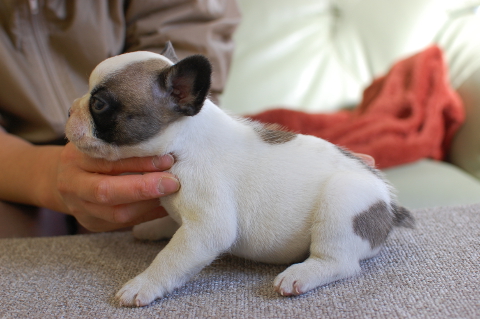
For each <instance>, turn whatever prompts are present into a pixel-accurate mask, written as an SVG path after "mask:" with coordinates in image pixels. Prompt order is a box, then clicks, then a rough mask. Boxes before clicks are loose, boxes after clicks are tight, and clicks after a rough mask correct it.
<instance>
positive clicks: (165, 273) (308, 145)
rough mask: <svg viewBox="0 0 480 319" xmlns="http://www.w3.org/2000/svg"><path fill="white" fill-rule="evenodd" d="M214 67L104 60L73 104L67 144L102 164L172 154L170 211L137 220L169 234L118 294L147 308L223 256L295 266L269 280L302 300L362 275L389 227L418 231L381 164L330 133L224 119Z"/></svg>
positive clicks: (198, 60) (151, 234) (159, 59)
mask: <svg viewBox="0 0 480 319" xmlns="http://www.w3.org/2000/svg"><path fill="white" fill-rule="evenodd" d="M211 72H212V71H211V66H210V63H209V61H208V60H207V59H206V58H205V57H203V56H200V55H195V56H191V57H188V58H186V59H183V60H181V61H179V62H177V63H175V64H174V63H173V62H172V61H171V60H169V59H167V58H166V57H164V56H162V55H159V54H155V53H150V52H134V53H127V54H123V55H119V56H115V57H112V58H109V59H107V60H105V61H103V62H102V63H100V64H99V65H98V66H97V67H96V68H95V70H94V71H93V72H92V74H91V76H90V79H89V86H90V87H89V92H88V93H87V94H85V95H84V96H83V97H81V98H79V99H77V100H76V101H75V102H74V104H73V106H72V108H71V110H70V117H69V120H68V123H67V126H66V134H67V137H68V139H69V140H70V141H71V142H72V143H74V144H75V145H76V146H77V147H78V149H79V150H81V151H83V152H85V153H87V154H88V155H90V156H93V157H97V158H104V159H107V160H118V159H122V158H127V157H137V156H153V155H162V154H167V153H171V154H174V156H175V158H176V162H175V164H174V166H173V167H172V168H171V169H170V171H171V173H173V174H175V175H176V176H177V177H178V178H179V180H180V181H181V184H182V187H181V189H180V191H179V192H178V193H176V194H174V195H170V196H168V197H164V198H162V200H161V204H162V205H163V206H164V207H165V209H166V210H167V211H168V213H169V216H168V217H165V218H161V219H157V220H154V221H151V222H148V223H145V224H141V225H139V226H136V227H135V228H134V230H133V233H134V235H135V236H136V237H137V238H140V239H148V240H158V239H164V238H170V237H171V239H170V241H169V243H168V244H167V245H166V247H165V248H164V249H163V250H162V251H161V252H160V253H159V254H158V256H157V257H156V258H155V259H154V261H153V262H152V264H151V265H150V266H149V267H148V268H147V269H146V270H145V271H144V272H143V273H141V274H140V275H138V276H137V277H135V278H134V279H132V280H130V281H129V282H127V283H126V284H125V285H124V287H123V288H122V289H121V290H120V291H119V292H118V293H117V295H116V297H117V298H118V299H119V301H120V304H121V305H123V306H138V307H140V306H146V305H149V304H150V303H151V302H153V301H154V300H155V299H158V298H162V297H163V296H165V295H166V294H168V293H169V292H171V291H172V290H174V289H175V288H178V287H180V286H182V285H183V284H184V283H185V282H186V281H188V280H189V278H191V277H192V276H193V275H195V274H196V273H198V272H199V271H200V270H201V269H202V268H203V267H205V266H207V265H208V264H210V263H211V262H212V261H213V260H214V259H215V258H217V257H218V256H219V255H221V254H223V253H230V254H233V255H236V256H239V257H243V258H248V259H252V260H255V261H259V262H265V263H277V264H292V263H293V265H291V266H289V267H288V268H287V269H286V270H285V271H283V272H282V273H280V274H279V275H278V276H277V277H276V279H275V280H274V282H273V286H274V288H275V290H276V291H278V293H280V294H281V295H283V296H292V295H300V294H303V293H305V292H307V291H310V290H312V289H314V288H316V287H318V286H321V285H325V284H328V283H330V282H333V281H336V280H339V279H342V278H346V277H349V276H352V275H354V274H356V273H358V272H359V270H360V266H359V261H360V260H362V259H365V258H370V257H372V256H374V255H376V254H377V253H378V252H379V250H380V249H381V247H382V244H383V243H384V242H385V239H386V238H387V236H388V234H389V232H390V231H391V229H392V227H393V226H412V225H413V218H412V216H411V214H410V212H409V211H408V210H406V209H405V208H402V207H400V206H399V205H397V203H396V201H395V198H394V196H393V194H392V189H391V187H390V186H389V184H388V183H387V182H386V180H385V179H384V178H383V177H382V174H381V172H380V171H378V170H376V169H374V168H372V167H369V166H368V165H366V164H365V163H364V162H363V161H362V160H360V159H359V158H357V157H356V156H355V155H354V154H352V153H350V152H349V151H347V150H344V149H342V148H340V147H337V146H335V145H333V144H331V143H329V142H327V141H325V140H322V139H320V138H316V137H313V136H306V135H301V134H295V133H292V132H287V131H284V130H281V129H279V128H278V127H276V126H274V125H263V124H260V123H256V122H251V121H248V120H245V119H240V118H235V117H232V116H229V115H227V114H226V113H225V112H224V111H222V110H221V109H220V108H218V107H217V106H216V105H214V104H213V103H212V102H211V101H210V100H209V99H208V98H207V95H208V92H209V89H210V77H211Z"/></svg>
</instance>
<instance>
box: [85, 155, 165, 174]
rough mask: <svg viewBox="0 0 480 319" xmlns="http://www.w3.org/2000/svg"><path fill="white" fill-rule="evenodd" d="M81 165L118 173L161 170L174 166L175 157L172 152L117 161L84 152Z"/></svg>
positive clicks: (92, 169) (86, 169) (91, 168)
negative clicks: (94, 156) (90, 155)
mask: <svg viewBox="0 0 480 319" xmlns="http://www.w3.org/2000/svg"><path fill="white" fill-rule="evenodd" d="M82 155H83V156H82V160H81V161H80V163H79V166H80V167H81V168H83V169H84V170H85V171H88V172H96V173H101V174H108V175H117V174H121V173H124V172H132V173H133V172H159V171H165V170H167V169H169V168H170V167H172V165H173V162H174V159H173V156H172V155H170V154H167V155H164V156H152V157H132V158H125V159H121V160H118V161H115V162H111V161H107V160H104V159H99V158H91V157H89V156H87V155H84V154H82Z"/></svg>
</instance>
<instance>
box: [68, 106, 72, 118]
mask: <svg viewBox="0 0 480 319" xmlns="http://www.w3.org/2000/svg"><path fill="white" fill-rule="evenodd" d="M71 110H72V108H69V109H68V113H67V114H68V117H70V111H71Z"/></svg>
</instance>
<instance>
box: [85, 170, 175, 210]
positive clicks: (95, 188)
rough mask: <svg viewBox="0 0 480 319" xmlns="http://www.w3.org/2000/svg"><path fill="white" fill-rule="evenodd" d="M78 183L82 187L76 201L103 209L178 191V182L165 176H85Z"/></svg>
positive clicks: (154, 174)
mask: <svg viewBox="0 0 480 319" xmlns="http://www.w3.org/2000/svg"><path fill="white" fill-rule="evenodd" d="M81 179H82V180H83V187H81V188H80V189H79V197H80V198H82V199H83V200H85V201H88V202H91V203H94V204H98V205H104V206H115V205H122V204H127V203H134V202H140V201H145V200H149V199H158V198H159V197H161V196H165V195H169V194H172V193H175V192H176V191H178V190H179V188H180V183H179V182H178V180H177V179H176V178H175V177H174V176H173V175H172V174H169V173H164V172H157V173H148V174H144V175H122V176H108V175H101V174H88V173H87V174H84V176H82V177H81Z"/></svg>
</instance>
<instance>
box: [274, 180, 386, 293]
mask: <svg viewBox="0 0 480 319" xmlns="http://www.w3.org/2000/svg"><path fill="white" fill-rule="evenodd" d="M357 177H358V178H355V176H353V175H352V174H336V175H335V176H334V177H333V178H332V179H331V181H330V182H329V183H328V184H327V185H326V187H325V188H324V189H323V190H322V193H323V196H322V197H321V198H320V204H319V209H318V210H317V211H316V212H315V213H314V214H313V215H314V216H313V225H312V228H311V237H312V242H311V246H310V257H309V258H308V259H307V260H305V261H304V262H302V263H299V264H294V265H292V266H290V267H289V268H287V269H286V270H285V271H284V272H282V273H281V274H279V275H278V276H277V278H276V279H275V281H274V287H275V290H276V291H277V292H279V293H280V294H281V295H283V296H291V295H300V294H303V293H305V292H307V291H309V290H311V289H313V288H316V287H318V286H322V285H325V284H328V283H330V282H333V281H336V280H339V279H343V278H347V277H350V276H352V275H354V274H356V273H357V272H359V271H360V265H359V260H360V258H362V257H363V256H367V255H372V254H373V250H372V248H371V247H370V245H369V243H368V242H367V241H365V240H362V238H360V237H359V236H357V235H356V234H355V233H354V231H353V226H352V223H353V216H355V215H356V214H358V213H359V212H360V211H362V210H364V209H366V208H367V207H368V206H370V205H371V202H373V201H375V197H377V196H378V193H379V190H378V189H376V187H375V185H374V184H376V183H375V181H373V183H372V181H368V180H367V181H365V180H364V179H363V180H362V176H357ZM369 183H370V184H369ZM380 192H381V191H380ZM387 213H388V212H387ZM374 250H376V252H378V250H379V248H378V249H374Z"/></svg>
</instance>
